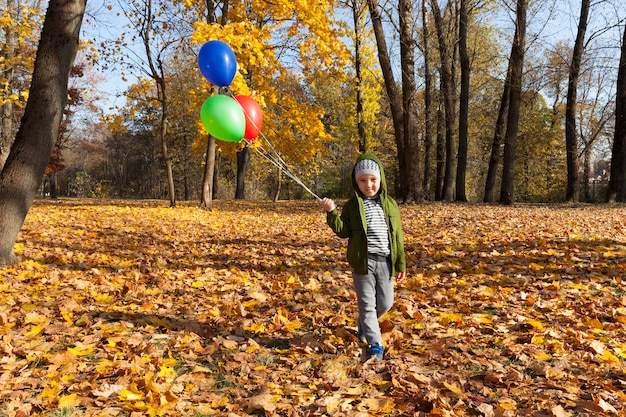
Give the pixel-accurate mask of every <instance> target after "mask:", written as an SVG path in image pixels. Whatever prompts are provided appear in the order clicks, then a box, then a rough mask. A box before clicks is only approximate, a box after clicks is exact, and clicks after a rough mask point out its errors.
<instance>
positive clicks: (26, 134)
mask: <svg viewBox="0 0 626 417" xmlns="http://www.w3.org/2000/svg"><path fill="white" fill-rule="evenodd" d="M85 5H86V0H50V2H49V4H48V10H47V12H46V18H45V21H44V25H43V29H42V32H41V38H40V41H39V47H38V49H37V56H36V59H35V68H34V71H33V78H32V81H31V85H30V93H29V98H28V103H27V104H26V109H25V111H24V117H23V118H22V122H21V125H20V129H19V131H18V132H17V135H16V137H15V142H14V143H13V147H12V148H11V153H10V154H9V156H8V158H7V160H6V163H5V165H4V168H3V170H2V172H1V173H0V264H7V263H12V262H15V261H16V257H15V254H14V253H13V245H14V244H15V241H16V239H17V236H18V233H19V231H20V229H21V227H22V224H23V223H24V219H25V218H26V214H27V213H28V210H29V209H30V206H31V205H32V203H33V200H34V199H35V196H36V194H37V189H38V187H39V184H40V183H41V180H42V178H43V175H44V172H45V170H46V166H47V165H48V161H49V160H50V155H51V154H52V150H53V149H54V144H55V143H56V139H57V137H58V134H59V125H60V123H61V118H62V117H63V109H64V107H65V104H66V102H67V83H68V78H69V74H70V69H71V67H72V63H73V62H74V57H75V56H76V51H77V49H78V39H79V35H80V27H81V24H82V20H83V14H84V12H85Z"/></svg>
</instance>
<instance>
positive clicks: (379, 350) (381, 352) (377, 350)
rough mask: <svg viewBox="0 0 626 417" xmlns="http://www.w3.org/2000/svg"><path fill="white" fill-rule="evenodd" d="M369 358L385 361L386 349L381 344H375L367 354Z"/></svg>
mask: <svg viewBox="0 0 626 417" xmlns="http://www.w3.org/2000/svg"><path fill="white" fill-rule="evenodd" d="M367 356H369V357H370V358H371V357H373V356H375V357H376V359H378V360H379V361H382V360H383V356H385V348H384V347H382V346H381V345H379V344H374V345H372V346H370V350H369V351H368V352H367Z"/></svg>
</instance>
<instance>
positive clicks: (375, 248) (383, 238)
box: [363, 198, 391, 256]
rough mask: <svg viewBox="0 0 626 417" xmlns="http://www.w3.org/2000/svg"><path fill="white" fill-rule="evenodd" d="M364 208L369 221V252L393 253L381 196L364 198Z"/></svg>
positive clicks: (385, 254)
mask: <svg viewBox="0 0 626 417" xmlns="http://www.w3.org/2000/svg"><path fill="white" fill-rule="evenodd" d="M363 208H364V209H365V220H366V221H367V253H370V254H376V255H382V256H388V255H389V254H390V253H391V250H390V248H389V234H388V233H387V222H386V221H385V212H384V211H383V206H382V203H381V201H380V198H376V199H369V198H364V199H363Z"/></svg>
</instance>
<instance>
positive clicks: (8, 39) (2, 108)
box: [0, 0, 20, 171]
mask: <svg viewBox="0 0 626 417" xmlns="http://www.w3.org/2000/svg"><path fill="white" fill-rule="evenodd" d="M19 7H20V6H19V0H12V1H9V2H7V12H8V14H9V16H10V17H11V19H13V21H14V22H17V19H18V16H17V12H18V8H19ZM5 30H6V32H5V35H4V45H3V47H2V51H1V52H0V57H2V59H3V60H4V61H5V62H9V63H11V62H14V60H15V51H16V49H17V39H16V38H17V37H16V34H15V31H13V30H11V29H5ZM3 78H4V79H5V80H6V86H5V87H4V88H6V90H7V91H8V92H9V93H10V94H11V93H13V89H14V88H15V86H14V84H15V69H14V68H13V66H12V65H10V64H9V66H8V68H6V69H5V70H4V74H3ZM13 109H14V106H13V101H12V100H11V99H9V100H6V102H4V103H2V104H1V105H0V118H1V124H0V171H2V167H3V166H4V163H5V162H6V160H7V158H8V156H9V151H10V150H11V145H12V144H13V139H15V135H14V132H13Z"/></svg>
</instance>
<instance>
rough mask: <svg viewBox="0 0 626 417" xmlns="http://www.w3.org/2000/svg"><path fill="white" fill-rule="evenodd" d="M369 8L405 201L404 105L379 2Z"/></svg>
mask: <svg viewBox="0 0 626 417" xmlns="http://www.w3.org/2000/svg"><path fill="white" fill-rule="evenodd" d="M367 6H368V8H369V12H370V18H371V19H372V27H373V28H374V36H375V37H376V47H377V49H378V61H379V63H380V68H381V71H382V73H383V79H384V81H385V89H386V91H387V97H388V98H389V106H390V110H391V118H392V120H393V130H394V133H395V137H396V147H397V152H398V169H399V190H398V197H399V198H401V199H404V198H405V197H406V195H407V183H406V179H407V175H406V171H407V166H406V161H405V149H404V122H403V121H402V103H401V100H400V94H399V92H398V87H397V84H396V81H395V78H394V76H393V68H392V66H391V59H390V58H389V50H388V49H387V41H386V39H385V30H384V27H383V24H382V19H381V15H380V11H379V10H378V1H377V0H367Z"/></svg>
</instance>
